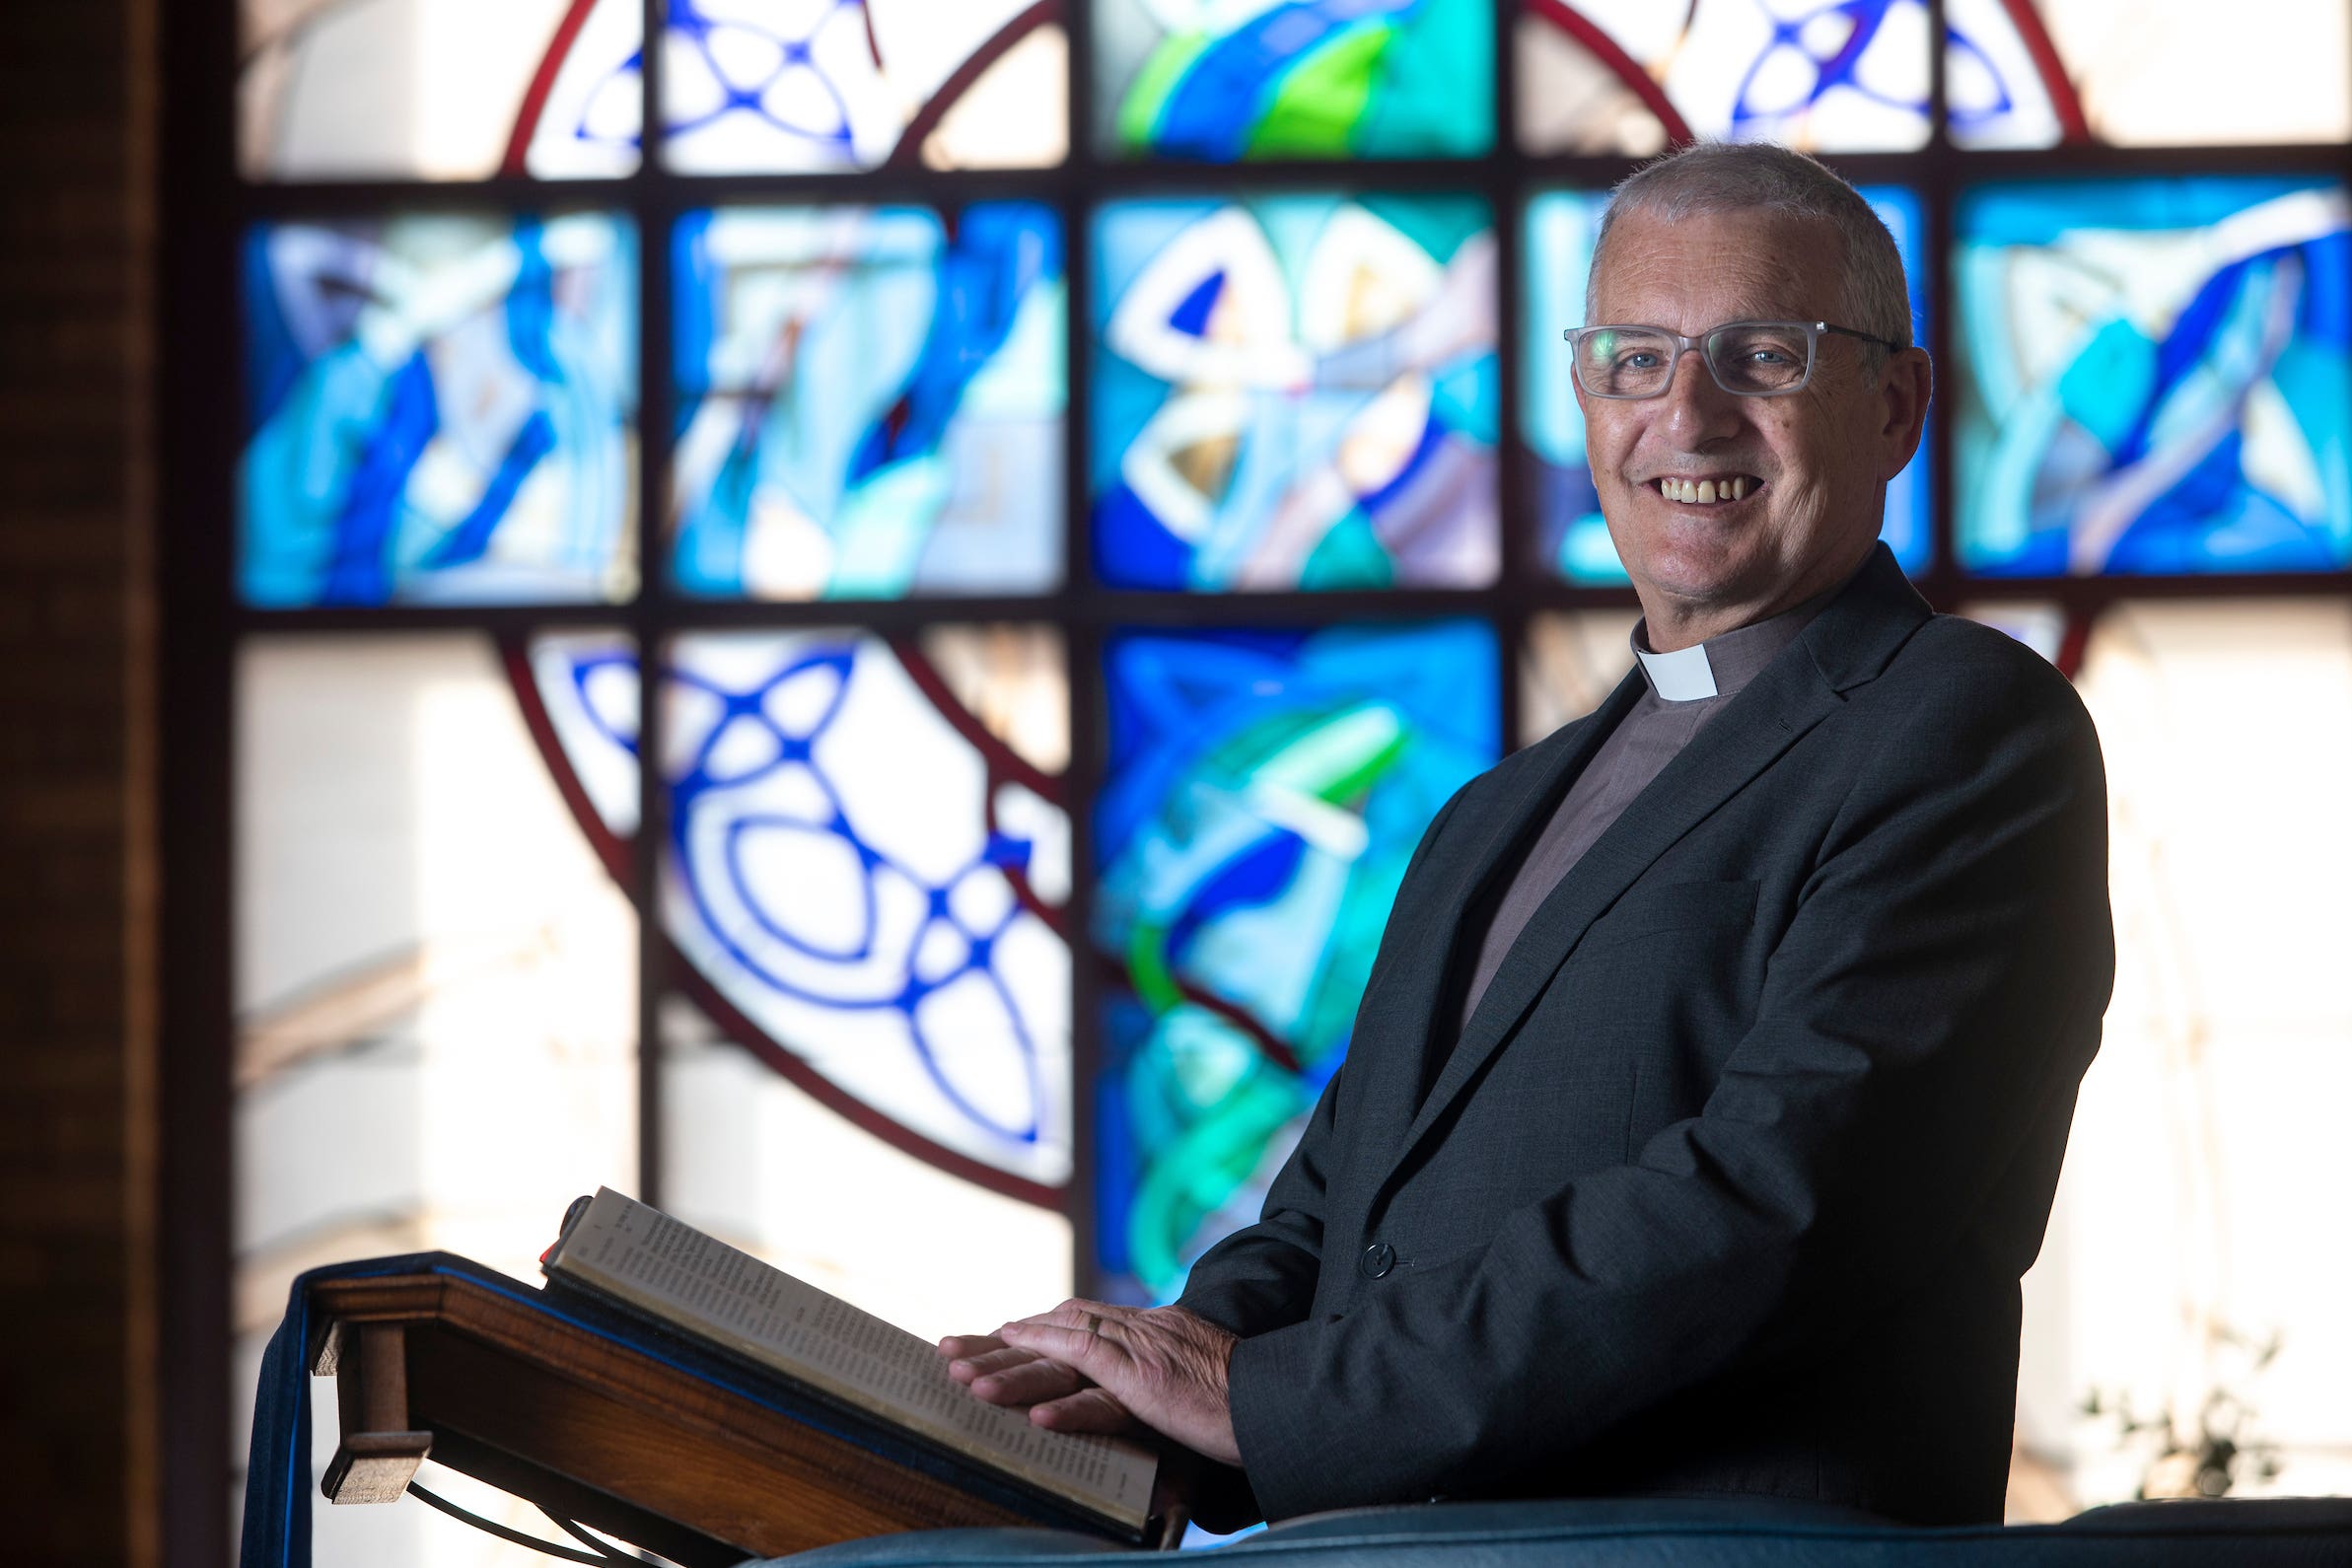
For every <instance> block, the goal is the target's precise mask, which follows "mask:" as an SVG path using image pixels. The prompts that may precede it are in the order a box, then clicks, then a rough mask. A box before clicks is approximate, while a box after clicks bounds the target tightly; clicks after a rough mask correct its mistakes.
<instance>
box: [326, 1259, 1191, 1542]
mask: <svg viewBox="0 0 2352 1568" xmlns="http://www.w3.org/2000/svg"><path fill="white" fill-rule="evenodd" d="M503 1283H504V1284H505V1285H506V1286H507V1287H508V1288H503V1289H502V1288H500V1286H499V1284H496V1283H493V1282H492V1280H491V1279H488V1278H476V1277H470V1276H467V1275H464V1274H457V1273H418V1274H392V1275H378V1276H373V1277H360V1278H348V1279H321V1280H318V1281H316V1282H314V1283H312V1284H311V1285H310V1286H309V1290H310V1323H311V1335H310V1340H309V1343H308V1344H307V1346H306V1347H305V1362H306V1364H307V1365H308V1366H309V1367H310V1369H311V1371H312V1372H313V1373H314V1374H316V1375H318V1376H321V1377H326V1376H331V1377H332V1378H333V1379H334V1380H335V1392H336V1407H337V1411H338V1415H339V1421H340V1427H341V1432H340V1443H339V1446H338V1447H337V1449H336V1451H335V1457H334V1460H333V1462H332V1463H330V1464H329V1465H328V1466H327V1470H326V1475H325V1479H324V1482H323V1486H322V1489H323V1490H324V1491H325V1493H326V1495H327V1496H328V1497H330V1498H332V1499H333V1500H334V1501H336V1502H338V1503H350V1502H361V1503H370V1502H391V1501H392V1500H394V1499H396V1498H398V1497H399V1496H400V1495H401V1494H402V1492H403V1491H405V1490H406V1488H407V1485H408V1481H409V1479H410V1477H412V1476H413V1475H415V1473H416V1468H417V1465H418V1464H419V1463H420V1462H422V1461H423V1460H424V1459H425V1458H426V1457H427V1455H428V1454H429V1455H430V1456H431V1458H432V1459H434V1460H435V1461H438V1462H440V1463H442V1464H446V1465H448V1466H450V1467H451V1468H452V1469H457V1470H463V1471H464V1472H465V1473H466V1474H468V1475H472V1476H475V1477H478V1478H479V1479H481V1480H484V1481H487V1482H489V1483H490V1484H491V1485H493V1486H497V1487H499V1488H501V1489H502V1490H505V1491H507V1492H510V1493H513V1494H514V1495H516V1496H518V1497H522V1498H525V1499H527V1500H529V1501H530V1502H533V1503H535V1504H537V1505H538V1506H540V1507H541V1508H543V1509H545V1510H547V1511H548V1512H549V1513H551V1514H553V1515H555V1516H557V1517H559V1518H562V1519H569V1520H574V1521H577V1522H578V1523H580V1524H583V1525H587V1526H591V1527H593V1528H594V1529H597V1530H600V1531H603V1532H606V1533H607V1534H610V1535H614V1536H617V1537H619V1538H620V1539H622V1540H626V1541H630V1542H633V1543H635V1544H637V1545H640V1546H644V1547H646V1548H648V1549H650V1550H652V1551H656V1552H659V1553H661V1554H662V1555H663V1556H665V1557H669V1558H672V1559H673V1560H675V1561H677V1562H680V1563H684V1564H687V1565H689V1568H703V1565H706V1564H707V1565H710V1568H722V1565H726V1564H733V1563H737V1562H741V1561H743V1560H744V1559H745V1558H748V1557H772V1556H781V1555H783V1554H785V1553H788V1552H795V1551H801V1550H805V1549H807V1548H809V1547H812V1546H821V1545H825V1544H828V1543H830V1542H833V1541H839V1540H850V1539H854V1538H857V1537H860V1536H865V1535H879V1534H887V1533H891V1532H899V1531H909V1530H937V1529H944V1528H948V1527H954V1526H973V1525H983V1526H984V1525H1026V1526H1037V1525H1045V1526H1054V1527H1061V1528H1071V1527H1074V1526H1079V1525H1080V1522H1079V1521H1076V1520H1074V1519H1073V1518H1072V1517H1071V1516H1069V1515H1068V1514H1066V1513H1063V1512H1062V1511H1060V1510H1059V1509H1057V1508H1055V1507H1054V1505H1053V1504H1052V1503H1051V1502H1050V1501H1049V1500H1047V1499H1044V1498H1041V1497H1032V1496H1030V1495H1029V1494H1027V1493H1025V1492H1024V1491H1022V1490H1020V1489H1019V1488H1017V1487H1015V1486H1013V1485H1010V1484H1007V1483H1004V1482H1002V1481H1000V1480H998V1479H996V1478H994V1477H991V1476H989V1475H987V1474H985V1473H984V1472H980V1471H978V1470H976V1469H974V1468H972V1467H970V1466H967V1465H962V1464H961V1463H960V1462H959V1461H955V1460H953V1459H948V1458H943V1457H941V1456H938V1455H935V1454H929V1453H926V1452H922V1451H919V1450H917V1449H914V1448H912V1447H910V1446H909V1445H908V1444H906V1443H905V1442H904V1441H903V1439H902V1438H896V1437H893V1436H892V1435H891V1434H888V1433H886V1432H882V1431H879V1430H877V1429H876V1428H874V1427H873V1426H872V1425H871V1423H867V1422H864V1421H862V1420H861V1419H860V1418H859V1417H858V1416H857V1415H856V1414H855V1413H854V1412H849V1411H845V1410H842V1409H838V1408H833V1407H828V1406H826V1405H824V1404H822V1403H821V1402H820V1401H817V1400H814V1399H812V1398H811V1397H810V1396H809V1395H807V1394H805V1393H802V1392H798V1391H795V1390H793V1389H792V1388H791V1387H790V1386H789V1385H787V1384H785V1383H784V1382H783V1381H782V1380H769V1379H764V1378H762V1377H760V1376H759V1375H757V1374H756V1373H754V1372H750V1371H748V1370H739V1369H733V1368H723V1367H717V1366H716V1364H715V1363H714V1362H713V1360H712V1358H711V1356H710V1354H709V1352H708V1351H707V1350H706V1349H705V1350H697V1349H696V1348H695V1347H693V1346H691V1345H688V1344H686V1343H684V1342H682V1341H679V1340H677V1338H676V1337H675V1336H670V1335H665V1334H663V1333H661V1332H660V1331H659V1330H656V1329H651V1328H647V1327H644V1326H642V1325H637V1324H633V1323H632V1324H624V1325H622V1326H621V1327H620V1328H619V1329H618V1330H616V1329H615V1326H614V1323H613V1321H612V1320H611V1319H609V1318H603V1317H600V1315H599V1314H598V1313H597V1311H596V1310H595V1309H594V1308H593V1307H592V1306H589V1305H586V1304H575V1303H573V1302H571V1301H570V1300H569V1298H568V1295H567V1294H558V1293H551V1292H548V1291H544V1290H532V1289H529V1288H527V1287H524V1286H521V1285H520V1284H517V1283H516V1282H513V1281H504V1282H503ZM1170 1524H1171V1525H1172V1526H1173V1531H1172V1533H1174V1534H1179V1535H1180V1534H1181V1532H1182V1525H1181V1522H1180V1519H1177V1520H1172V1521H1170ZM1081 1528H1083V1527H1081ZM1159 1543H1160V1544H1173V1542H1171V1541H1168V1540H1165V1539H1163V1540H1162V1541H1161V1542H1159ZM1110 1544H1111V1543H1110V1542H1109V1541H1107V1540H1106V1541H1105V1546H1108V1545H1110Z"/></svg>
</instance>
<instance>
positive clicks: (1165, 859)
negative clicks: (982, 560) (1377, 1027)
mask: <svg viewBox="0 0 2352 1568" xmlns="http://www.w3.org/2000/svg"><path fill="white" fill-rule="evenodd" d="M1499 678H1500V677H1499V659H1498V655H1497V651H1496V645H1495V640H1494V633H1493V631H1492V630H1491V629H1490V628H1489V627H1487V626H1485V625H1484V624H1482V623H1472V622H1463V621H1451V622H1440V623H1436V624H1429V625H1418V626H1405V627H1374V626H1339V627H1332V628H1328V629H1324V630H1319V631H1314V632H1305V633H1301V632H1188V633H1140V632H1138V633H1131V634H1127V635H1123V636H1117V637H1114V638H1112V639H1111V640H1110V642H1109V644H1108V646H1107V648H1106V649H1105V686H1106V700H1107V702H1108V711H1109V727H1110V755H1109V765H1108V768H1107V770H1106V774H1105V783H1104V786H1103V790H1102V794H1101V795H1100V797H1099V798H1098V802H1097V808H1096V819H1095V845H1096V856H1097V862H1098V867H1099V875H1100V882H1099V885H1098V891H1097V893H1096V900H1095V915H1094V933H1093V936H1094V942H1095V945H1096V947H1097V948H1098V949H1099V950H1100V951H1101V952H1102V954H1103V955H1104V957H1105V959H1106V960H1108V962H1109V963H1110V965H1111V969H1112V973H1113V974H1114V975H1115V978H1114V979H1113V980H1111V981H1110V982H1108V983H1107V985H1106V989H1105V1012H1104V1022H1105V1067H1104V1071H1103V1073H1102V1076H1101V1078H1100V1079H1099V1081H1098V1083H1097V1086H1096V1162H1097V1204H1096V1215H1097V1225H1098V1236H1097V1261H1098V1263H1099V1265H1100V1267H1101V1269H1102V1273H1103V1277H1104V1279H1105V1290H1106V1291H1108V1292H1109V1293H1110V1294H1111V1295H1112V1296H1113V1297H1114V1298H1117V1299H1126V1300H1134V1301H1146V1300H1167V1299H1169V1298H1171V1297H1172V1296H1173V1295H1174V1294H1175V1292H1176V1289H1177V1288H1178V1287H1179V1286H1180V1285H1181V1283H1182V1279H1183V1274H1184V1270H1185V1269H1186V1268H1187V1267H1188V1266H1189V1265H1190V1263H1191V1261H1192V1260H1193V1259H1194V1258H1195V1257H1197V1256H1198V1255H1199V1254H1200V1252H1201V1251H1202V1250H1204V1249H1205V1248H1207V1247H1209V1246H1210V1245H1212V1244H1213V1243H1214V1242H1216V1241H1217V1240H1218V1239H1219V1238H1220V1237H1222V1236H1225V1235H1227V1234H1228V1233H1230V1232H1231V1231H1233V1230H1234V1229H1236V1228H1238V1227H1239V1226H1242V1225H1246V1224H1247V1223H1249V1222H1250V1221H1252V1220H1254V1219H1255V1218H1256V1217H1257V1209H1258V1205H1259V1203H1260V1202H1261V1201H1262V1200H1263V1197H1264V1194H1265V1187H1266V1183H1267V1182H1268V1181H1269V1180H1270V1179H1271V1178H1272V1176H1273V1174H1274V1172H1275V1171H1276V1170H1277V1169H1278V1168H1279V1167H1280V1165H1281V1162H1282V1161H1283V1160H1284V1159H1285V1158H1287V1156H1288V1154H1289V1151H1290V1148H1291V1146H1292V1144H1293V1143H1294V1142H1295V1141H1296V1139H1297V1133H1298V1128H1299V1125H1300V1123H1301V1121H1302V1119H1303V1118H1304V1117H1305V1116H1306V1114H1307V1112H1308V1111H1309V1110H1310V1109H1311V1108H1312V1107H1313V1106H1314V1104H1315V1101H1316V1097H1317V1096H1318V1095H1319V1094H1320V1092H1321V1090H1322V1086H1323V1084H1324V1082H1325V1081H1326V1080H1328V1079H1329V1077H1330V1076H1331V1074H1332V1072H1333V1071H1334V1070H1336V1069H1337V1067H1338V1065H1339V1062H1340V1059H1341V1057H1342V1056H1344V1055H1345V1053H1346V1050H1347V1041H1348V1036H1349V1033H1350V1031H1351V1030H1352V1029H1353V1027H1354V1022H1355V1010H1356V1004H1357V1001H1358V999H1359V998H1360V997H1361V996H1362V994H1363V989H1364V983H1365V981H1366V979H1367V978H1368V977H1369V975H1370V973H1371V968H1372V960H1373V954H1374V952H1375V950H1376V949H1377V948H1378V946H1379V942H1380V936H1381V930H1382V928H1383V926H1384V925H1385V924H1386V923H1387V920H1388V916H1389V906H1390V902H1391V901H1392V900H1393V899H1394V897H1395V895H1396V888H1397V884H1398V882H1399V881H1400V880H1401V879H1402V877H1403V875H1404V866H1405V862H1406V860H1407V859H1408V858H1410V856H1411V854H1412V851H1413V846H1414V845H1415V844H1416V843H1418V842H1419V841H1420V836H1421V832H1422V830H1423V829H1424V828H1425V827H1427V826H1428V824H1429V821H1430V819H1431V818H1433V817H1434V816H1436V814H1437V812H1438V809H1439V808H1440V807H1441V806H1443V805H1444V804H1445V802H1446V800H1447V798H1448V797H1449V796H1451V795H1452V794H1453V793H1454V791H1455V790H1456V789H1457V788H1459V787H1460V786H1461V784H1462V783H1463V782H1464V781H1466V780H1467V779H1469V778H1470V777H1471V776H1472V775H1473V774H1475V773H1477V772H1478V771H1479V770H1480V769H1482V768H1484V767H1486V766H1488V765H1489V764H1491V763H1492V762H1493V761H1494V760H1495V758H1496V756H1497V755H1498V754H1499V752H1500V749H1501V746H1500V735H1499V729H1500V720H1499V713H1498V709H1499V703H1500V690H1499V686H1498V681H1499Z"/></svg>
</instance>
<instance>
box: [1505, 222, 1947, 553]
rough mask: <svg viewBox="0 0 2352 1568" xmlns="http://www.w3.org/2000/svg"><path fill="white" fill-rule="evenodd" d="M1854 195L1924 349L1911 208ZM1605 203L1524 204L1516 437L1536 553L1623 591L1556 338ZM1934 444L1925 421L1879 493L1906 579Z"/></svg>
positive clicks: (1921, 271) (1885, 531)
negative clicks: (1895, 263) (1865, 208)
mask: <svg viewBox="0 0 2352 1568" xmlns="http://www.w3.org/2000/svg"><path fill="white" fill-rule="evenodd" d="M1863 194H1864V195H1866V196H1868V197H1869V198H1870V204H1871V208H1872V210H1874V211H1875V212H1877V213H1878V215H1879V218H1880V220H1881V221H1882V222H1884V223H1885V224H1886V225H1887V228H1888V230H1889V232H1890V233H1891V234H1892V235H1893V236H1894V244H1895V249H1897V250H1898V251H1899V252H1900V253H1901V255H1902V258H1903V272H1904V275H1905V277H1906V279H1907V280H1908V282H1909V284H1910V288H1911V326H1912V330H1913V332H1914V334H1915V336H1914V340H1915V341H1919V342H1925V341H1926V333H1927V328H1928V322H1927V284H1928V278H1927V270H1926V265H1925V256H1924V246H1923V243H1922V241H1923V235H1922V231H1921V220H1920V209H1919V198H1918V197H1917V196H1916V195H1914V194H1913V193H1912V192H1910V191H1908V190H1904V189H1901V188H1899V187H1897V186H1891V185H1871V186H1866V187H1864V189H1863ZM1607 199H1608V198H1607V196H1606V195H1605V194H1604V193H1602V192H1587V191H1572V190H1551V191H1544V192H1542V193H1540V194H1538V195H1536V196H1534V197H1533V198H1532V199H1531V200H1530V201H1529V202H1528V206H1527V213H1526V220H1525V222H1526V229H1525V234H1526V240H1525V249H1524V250H1523V252H1522V253H1523V254H1524V256H1525V258H1526V260H1525V266H1526V268H1527V277H1526V281H1525V284H1524V287H1523V289H1522V294H1521V298H1522V299H1523V300H1525V301H1526V316H1527V336H1526V344H1525V348H1524V350H1523V355H1522V358H1521V360H1520V374H1521V378H1522V379H1521V383H1520V401H1519V407H1520V437H1521V440H1522V442H1523V443H1524V445H1525V447H1526V454H1527V460H1528V462H1529V463H1530V473H1529V484H1528V491H1527V493H1528V495H1529V497H1530V501H1531V504H1532V508H1533V512H1534V526H1535V547H1536V552H1537V554H1538V556H1539V557H1540V558H1541V560H1542V561H1543V563H1544V565H1545V566H1547V567H1548V568H1549V569H1550V570H1551V571H1553V572H1555V573H1557V574H1558V575H1559V576H1560V577H1562V578H1564V579H1565V580H1567V581H1568V582H1571V583H1622V582H1624V581H1626V577H1625V568H1624V566H1623V564H1622V563H1620V562H1619V561H1618V559H1617V550H1616V546H1615V545H1614V544H1612V543H1610V542H1609V537H1608V525H1607V524H1606V523H1604V521H1603V520H1602V516H1601V497H1600V493H1599V492H1598V491H1597V490H1596V489H1595V488H1594V486H1593V470H1592V468H1591V467H1590V466H1589V465H1588V464H1587V463H1586V462H1585V421H1584V414H1583V413H1582V411H1581V410H1579V409H1578V407H1577V405H1576V387H1575V383H1574V382H1573V380H1572V379H1571V377H1570V370H1569V358H1568V344H1567V342H1566V341H1565V340H1564V339H1563V338H1562V337H1561V336H1560V333H1561V330H1562V328H1564V327H1569V326H1581V325H1584V324H1586V322H1585V278H1586V274H1587V273H1588V272H1589V271H1590V269H1591V267H1592V262H1593V238H1594V234H1595V231H1596V228H1597V226H1598V225H1599V223H1600V221H1601V212H1602V209H1603V208H1604V206H1605V205H1606V204H1607ZM1934 434H1935V432H1934V430H1933V428H1932V416H1931V427H1930V429H1929V431H1928V435H1927V438H1925V439H1923V440H1922V441H1921V442H1920V446H1919V455H1918V456H1917V457H1915V458H1913V459H1912V460H1911V463H1910V465H1909V466H1908V467H1906V468H1904V469H1903V471H1902V472H1901V473H1900V474H1897V475H1896V476H1895V478H1894V479H1893V481H1892V482H1890V483H1889V485H1888V486H1887V513H1886V522H1885V524H1884V525H1883V526H1882V527H1881V529H1880V531H1879V536H1880V537H1881V538H1883V539H1885V540H1886V541H1887V545H1888V547H1889V549H1891V550H1893V551H1894V558H1895V559H1896V560H1898V561H1900V562H1902V564H1903V569H1904V570H1905V571H1908V572H1913V573H1917V572H1920V571H1923V570H1925V569H1926V567H1927V564H1928V560H1929V558H1930V556H1931V554H1932V553H1933V551H1934V547H1935V541H1934V534H1933V531H1932V530H1931V529H1930V527H1929V524H1928V506H1929V502H1930V498H1931V497H1932V495H1933V493H1934V491H1933V488H1932V481H1931V476H1930V464H1931V460H1930V451H1931V449H1932V445H1933V437H1934Z"/></svg>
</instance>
